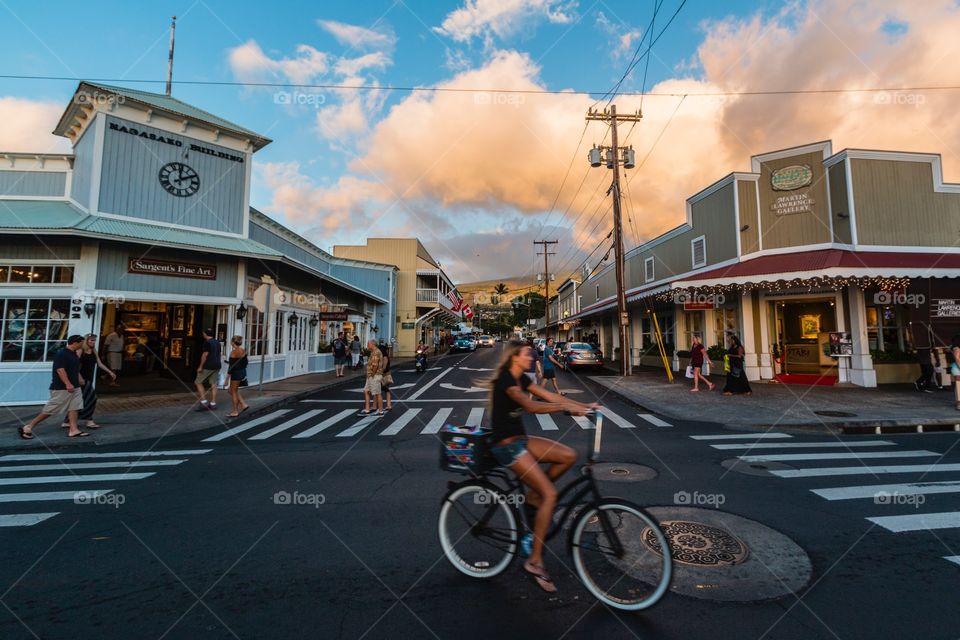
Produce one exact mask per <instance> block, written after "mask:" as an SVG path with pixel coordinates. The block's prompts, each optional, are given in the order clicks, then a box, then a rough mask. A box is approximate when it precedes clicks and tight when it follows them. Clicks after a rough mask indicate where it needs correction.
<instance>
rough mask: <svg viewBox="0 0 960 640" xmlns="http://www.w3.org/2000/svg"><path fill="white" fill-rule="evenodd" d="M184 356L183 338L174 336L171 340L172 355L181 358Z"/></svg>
mask: <svg viewBox="0 0 960 640" xmlns="http://www.w3.org/2000/svg"><path fill="white" fill-rule="evenodd" d="M182 356H183V338H174V339H173V340H171V341H170V357H171V358H173V359H175V360H179V359H180V358H181V357H182Z"/></svg>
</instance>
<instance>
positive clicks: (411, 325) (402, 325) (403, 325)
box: [400, 322, 417, 329]
mask: <svg viewBox="0 0 960 640" xmlns="http://www.w3.org/2000/svg"><path fill="white" fill-rule="evenodd" d="M400 328H401V329H416V328H417V323H416V322H401V323H400Z"/></svg>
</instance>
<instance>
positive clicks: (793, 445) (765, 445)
mask: <svg viewBox="0 0 960 640" xmlns="http://www.w3.org/2000/svg"><path fill="white" fill-rule="evenodd" d="M604 415H606V412H604ZM894 444H896V443H894V442H890V441H889V440H864V441H863V442H837V441H836V440H831V441H830V442H757V443H754V444H712V445H710V446H711V447H713V448H714V449H814V448H820V447H849V448H852V447H886V446H892V445H894Z"/></svg>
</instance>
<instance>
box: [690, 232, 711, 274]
mask: <svg viewBox="0 0 960 640" xmlns="http://www.w3.org/2000/svg"><path fill="white" fill-rule="evenodd" d="M691 245H692V252H693V267H694V268H696V267H702V266H704V265H706V264H707V241H706V238H704V237H703V236H701V237H699V238H696V239H694V240H693V241H692V242H691Z"/></svg>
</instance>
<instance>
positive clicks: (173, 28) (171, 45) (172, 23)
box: [167, 16, 177, 95]
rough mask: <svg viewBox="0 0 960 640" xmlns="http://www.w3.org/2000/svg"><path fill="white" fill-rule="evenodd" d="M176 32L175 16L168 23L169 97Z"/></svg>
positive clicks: (168, 93)
mask: <svg viewBox="0 0 960 640" xmlns="http://www.w3.org/2000/svg"><path fill="white" fill-rule="evenodd" d="M176 32H177V16H173V21H172V22H171V23H170V57H169V58H168V59H167V95H170V85H171V83H173V38H174V35H175V34H176Z"/></svg>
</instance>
